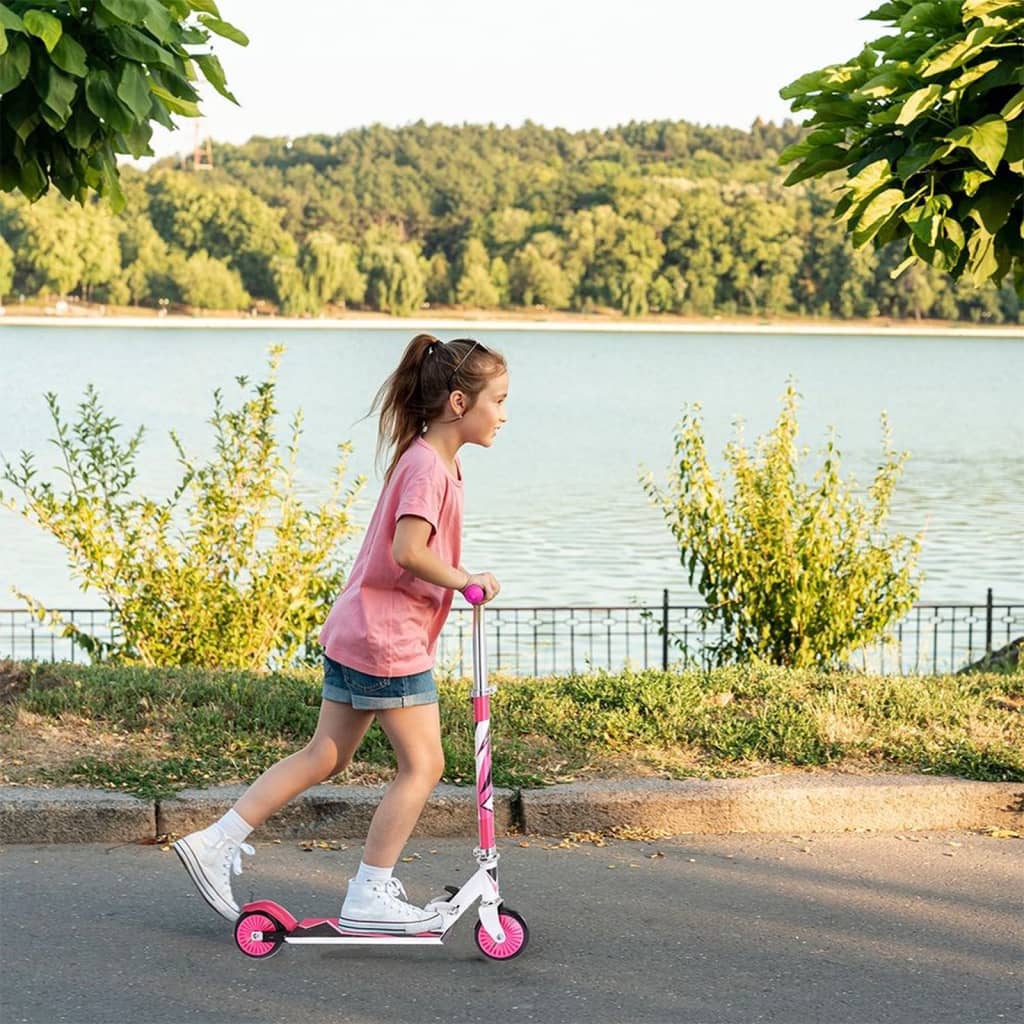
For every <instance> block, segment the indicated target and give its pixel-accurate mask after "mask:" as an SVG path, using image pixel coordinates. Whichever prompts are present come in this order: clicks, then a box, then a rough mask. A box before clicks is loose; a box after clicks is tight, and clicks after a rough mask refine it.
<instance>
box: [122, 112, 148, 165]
mask: <svg viewBox="0 0 1024 1024" xmlns="http://www.w3.org/2000/svg"><path fill="white" fill-rule="evenodd" d="M152 135H153V129H152V127H151V126H150V124H149V122H148V121H140V122H138V123H137V124H135V125H133V126H132V130H131V131H129V132H123V133H122V134H120V135H119V136H118V142H119V145H118V152H121V153H124V152H127V153H131V155H132V156H134V157H140V156H152V155H153V150H152V149H151V148H150V145H149V140H150V138H151V137H152Z"/></svg>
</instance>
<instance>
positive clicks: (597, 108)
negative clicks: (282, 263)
mask: <svg viewBox="0 0 1024 1024" xmlns="http://www.w3.org/2000/svg"><path fill="white" fill-rule="evenodd" d="M218 6H219V9H220V12H221V15H222V16H223V18H224V19H225V20H227V21H230V22H231V23H232V24H235V25H237V26H238V27H239V28H241V29H242V30H243V31H245V32H246V33H247V34H248V36H249V38H250V42H249V46H248V47H245V48H243V47H239V46H237V45H235V44H234V43H231V42H228V41H227V40H222V39H219V38H216V37H215V47H214V50H215V52H216V53H217V55H218V56H219V57H220V60H221V63H222V64H223V65H224V68H225V70H226V73H227V79H228V84H229V86H230V88H231V89H232V91H233V92H234V94H235V96H236V97H237V98H238V101H239V104H240V106H238V107H236V106H234V105H233V104H231V103H229V102H228V101H227V100H225V99H223V98H221V97H220V96H218V95H217V94H216V93H215V92H214V91H213V90H212V88H209V87H207V88H205V89H204V90H203V95H204V100H203V102H202V104H201V107H202V109H203V111H204V114H205V117H204V119H203V121H202V123H201V129H200V130H201V132H202V135H203V136H204V137H205V136H207V135H208V136H210V137H212V138H213V139H214V140H222V141H228V142H244V141H245V140H246V139H248V138H250V137H251V136H253V135H285V136H292V137H295V136H299V135H304V134H308V133H312V132H318V133H326V134H338V133H341V132H344V131H346V130H348V129H350V128H357V127H360V126H363V125H368V124H374V123H381V124H385V125H389V126H393V127H397V126H400V125H404V124H409V123H411V122H414V121H418V120H424V121H427V122H442V123H445V124H462V123H494V124H497V125H513V126H515V125H520V124H522V123H523V122H524V121H527V120H530V121H533V122H535V123H537V124H541V125H544V126H547V127H562V128H568V129H571V130H580V129H585V128H607V127H611V126H613V125H616V124H623V123H626V122H628V121H633V120H637V121H640V120H658V119H671V120H685V121H691V122H695V123H698V124H714V125H732V126H734V127H737V128H749V127H750V125H751V123H752V122H753V121H754V119H755V118H757V117H761V118H762V119H764V120H774V121H777V122H778V121H781V120H782V119H783V118H785V117H787V116H790V117H794V116H795V117H797V119H801V120H802V119H803V116H804V115H802V114H800V115H793V114H792V113H791V111H790V110H789V106H788V104H787V103H786V102H785V101H784V100H782V99H780V98H779V95H778V92H779V89H780V88H782V87H783V86H784V85H787V84H788V83H789V82H790V81H792V80H793V79H795V78H797V77H798V76H799V75H801V74H803V73H805V72H807V71H812V70H814V69H816V68H819V67H824V66H825V65H826V64H833V63H837V62H840V61H845V60H847V59H849V58H851V57H853V56H855V55H856V54H857V53H858V52H859V51H860V49H861V48H862V46H863V44H864V43H865V42H867V41H869V40H871V39H875V38H878V37H879V36H882V35H885V34H886V31H887V29H886V25H885V24H884V23H882V22H877V21H871V22H865V21H861V20H859V19H861V18H862V17H863V16H864V15H865V14H866V13H867V12H868V11H870V10H871V9H872V8H873V7H875V6H877V4H876V3H874V2H873V0H731V2H723V0H719V2H717V3H708V2H703V0H630V2H628V3H622V2H621V0H603V2H594V0H589V2H583V0H519V2H517V3H516V4H511V3H507V2H505V3H496V2H491V3H487V2H484V3H481V2H480V0H474V2H470V0H435V2H434V3H432V4H425V3H423V2H422V0H418V2H414V0H375V2H367V0H359V2H358V3H357V2H352V0H338V2H325V0H321V2H315V0H291V2H288V3H281V2H280V0H218ZM207 96H208V97H209V99H207V98H206V97H207ZM177 120H178V122H179V124H180V125H181V128H180V130H179V131H178V132H171V131H169V130H167V129H163V128H159V127H158V128H157V130H156V131H155V132H154V136H153V149H154V151H155V153H156V155H157V156H166V155H169V154H172V153H176V152H183V151H186V150H191V148H192V145H193V143H194V139H195V128H194V126H193V123H192V121H191V120H190V119H189V118H179V119H177Z"/></svg>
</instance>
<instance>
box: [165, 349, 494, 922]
mask: <svg viewBox="0 0 1024 1024" xmlns="http://www.w3.org/2000/svg"><path fill="white" fill-rule="evenodd" d="M507 397H508V372H507V367H506V364H505V360H504V358H503V357H502V356H501V355H500V354H499V353H497V352H494V351H492V350H491V349H488V348H487V347H485V346H484V345H481V344H480V343H479V342H477V341H472V340H469V339H459V340H457V341H450V342H448V343H447V344H446V343H444V342H441V341H438V339H437V338H434V337H432V336H431V335H429V334H420V335H417V337H415V338H413V340H412V341H411V342H410V343H409V345H408V347H407V348H406V350H405V352H404V354H403V355H402V361H401V362H400V363H399V366H398V369H397V370H395V372H394V373H393V374H391V376H390V377H389V378H388V379H387V381H386V382H385V383H384V385H383V387H381V389H380V391H378V392H377V396H376V398H375V399H374V402H373V406H372V408H371V413H372V412H374V411H376V410H377V409H378V408H379V409H380V428H379V432H378V445H377V455H378V459H380V458H381V456H382V455H383V454H384V453H385V452H386V451H387V450H388V449H389V448H392V447H393V449H394V451H393V454H392V457H391V461H390V464H389V465H388V468H387V473H386V475H385V478H384V488H383V491H382V492H381V495H380V498H379V499H378V501H377V507H376V509H375V510H374V513H373V517H372V519H371V520H370V525H369V527H368V528H367V531H366V536H365V538H364V539H363V543H362V547H361V548H360V550H359V554H358V556H357V557H356V561H355V564H354V565H353V567H352V572H351V573H350V574H349V578H348V581H347V584H346V586H345V589H344V590H343V591H342V593H341V595H340V596H339V597H338V599H337V601H336V602H335V603H334V606H333V608H332V609H331V611H330V614H329V615H328V616H327V621H326V622H325V624H324V626H323V629H322V631H321V633H320V638H319V639H320V643H321V644H322V645H323V647H324V650H325V652H326V653H325V654H324V684H323V700H322V703H321V706H320V718H319V722H318V723H317V727H316V732H315V734H314V736H313V738H312V740H310V742H309V743H308V744H307V745H306V746H305V747H304V748H303V749H302V750H300V751H298V752H297V753H295V754H292V755H291V756H290V757H287V758H285V759H284V760H283V761H280V762H278V763H277V764H276V765H274V766H273V767H272V768H270V769H268V770H267V771H266V772H264V774H263V775H261V776H260V777H259V778H258V779H257V780H256V782H254V783H253V784H252V786H250V787H249V789H248V790H247V791H246V792H245V793H244V794H243V796H242V797H241V799H239V800H238V802H237V803H236V804H235V805H234V807H233V808H232V809H231V810H229V811H228V812H227V814H225V815H224V817H222V818H221V819H220V820H219V821H217V822H215V823H214V824H212V825H210V826H209V827H208V828H206V829H203V830H201V831H199V832H193V833H192V834H191V835H188V836H185V837H184V838H183V839H179V840H178V842H176V843H175V844H174V849H175V852H176V853H177V854H178V856H179V857H180V858H181V860H182V863H183V864H184V865H185V868H186V869H187V870H188V873H189V875H190V876H191V878H192V881H193V882H194V883H195V884H196V886H197V888H198V889H199V892H200V893H201V894H202V896H203V898H204V899H205V900H206V902H207V903H209V904H210V906H211V907H213V909H214V910H216V911H217V912H218V913H220V914H222V915H223V916H224V917H226V918H228V919H229V920H231V921H233V920H235V918H236V917H237V916H238V914H239V908H238V906H237V904H236V903H235V900H234V897H233V895H232V892H231V872H232V870H233V871H234V873H235V874H236V875H237V874H240V873H241V870H242V862H241V854H242V853H246V854H250V855H251V854H253V853H254V852H255V851H254V850H253V848H252V847H251V846H250V845H249V844H248V843H246V842H245V839H246V837H247V836H248V835H249V833H250V832H251V831H252V830H253V829H255V828H258V827H259V826H260V825H262V824H263V823H264V822H265V821H266V820H267V818H269V817H270V816H271V815H272V814H273V813H274V812H275V811H277V810H278V809H279V808H281V807H282V806H284V804H286V803H287V802H288V801H289V800H291V799H292V798H293V797H295V796H297V795H298V794H299V793H301V792H303V791H304V790H306V789H308V788H309V787H310V786H312V785H315V784H316V783H319V782H323V781H324V780H325V779H327V778H329V777H330V776H332V775H334V774H336V773H337V772H341V771H344V770H345V768H347V767H348V765H349V764H350V763H351V761H352V757H353V755H354V754H355V752H356V749H357V748H358V747H359V744H360V742H361V741H362V738H363V736H364V735H365V734H366V730H367V729H368V728H369V727H370V723H371V722H372V721H373V719H374V718H375V717H376V719H377V721H378V722H379V723H380V725H381V728H382V729H383V730H384V733H385V735H386V736H387V737H388V740H389V741H390V742H391V745H392V747H393V748H394V751H395V755H396V758H397V761H398V772H397V775H396V776H395V779H394V781H393V782H392V784H391V786H390V787H389V788H388V790H387V792H386V793H385V794H384V797H383V799H382V800H381V802H380V805H379V806H378V808H377V810H376V812H375V813H374V816H373V820H372V821H371V823H370V831H369V834H368V835H367V837H366V845H365V847H364V851H363V862H362V863H361V864H360V865H359V871H358V873H357V874H356V876H355V878H352V879H349V883H348V892H347V894H346V896H345V902H344V904H343V905H342V908H341V915H340V919H339V924H340V925H341V927H343V928H351V929H356V930H359V931H390V932H396V933H409V934H413V933H416V932H422V931H429V930H431V929H433V928H438V929H439V928H440V927H441V922H440V919H439V917H438V916H437V915H436V914H434V913H428V912H427V911H425V910H423V909H421V908H420V907H417V906H413V905H412V904H410V903H407V902H406V896H405V891H404V889H403V888H402V885H401V883H400V882H399V881H398V879H396V878H392V875H391V873H392V870H393V869H394V865H395V863H396V862H397V860H398V857H399V855H400V853H401V852H402V848H403V847H404V846H405V844H406V841H407V840H408V838H409V835H410V834H411V833H412V830H413V828H414V827H415V825H416V822H417V820H418V819H419V816H420V813H421V812H422V810H423V807H424V805H425V804H426V802H427V798H428V797H429V795H430V793H431V791H432V790H433V788H434V786H435V785H437V783H438V781H439V780H440V778H441V775H442V772H443V769H444V754H443V752H442V749H441V730H440V717H439V715H438V707H437V687H436V685H435V683H434V678H433V674H432V671H431V669H432V667H433V664H434V647H435V645H436V642H437V637H438V634H439V633H440V632H441V627H442V626H443V625H444V622H445V619H446V618H447V616H448V611H449V609H450V608H451V603H452V592H453V591H455V590H459V591H462V590H465V589H466V587H468V586H469V585H470V584H471V583H477V584H479V585H480V586H481V587H482V588H483V590H484V596H485V601H491V600H493V599H494V598H495V597H496V596H497V594H498V592H499V591H500V589H501V587H500V586H499V584H498V581H497V580H496V579H495V578H494V576H492V575H491V574H490V573H487V572H484V573H470V572H468V571H467V570H466V569H465V568H464V567H463V566H462V564H461V562H460V559H459V556H460V550H461V533H462V466H461V464H460V462H459V459H458V451H459V449H460V448H461V447H462V446H463V445H464V444H467V443H468V444H479V445H483V446H484V447H485V448H489V447H490V446H491V445H492V444H493V443H494V438H495V437H496V435H497V433H498V431H499V430H500V429H501V426H502V424H504V423H505V422H506V420H507V419H508V417H507V414H506V412H505V399H506V398H507Z"/></svg>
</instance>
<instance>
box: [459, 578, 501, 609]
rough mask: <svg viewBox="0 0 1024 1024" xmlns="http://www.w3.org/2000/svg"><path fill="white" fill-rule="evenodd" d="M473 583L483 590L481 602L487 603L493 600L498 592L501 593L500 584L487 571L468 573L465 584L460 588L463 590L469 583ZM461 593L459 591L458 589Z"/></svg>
mask: <svg viewBox="0 0 1024 1024" xmlns="http://www.w3.org/2000/svg"><path fill="white" fill-rule="evenodd" d="M472 583H475V584H476V585H477V586H478V587H480V588H481V589H482V590H483V592H484V599H483V604H487V603H488V602H490V601H493V600H494V599H495V598H496V597H497V596H498V594H500V593H501V584H500V583H499V582H498V581H497V580H496V579H495V578H494V576H493V575H491V573H489V572H475V573H470V574H469V579H468V580H466V584H465V586H464V587H463V588H462V590H465V589H466V587H468V586H469V585H470V584H472ZM460 593H461V591H460Z"/></svg>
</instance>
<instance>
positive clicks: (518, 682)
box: [0, 662, 1024, 798]
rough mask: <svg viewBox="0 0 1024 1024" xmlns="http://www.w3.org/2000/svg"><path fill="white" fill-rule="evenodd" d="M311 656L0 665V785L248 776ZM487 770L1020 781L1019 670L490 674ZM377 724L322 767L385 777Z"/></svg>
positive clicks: (281, 751)
mask: <svg viewBox="0 0 1024 1024" xmlns="http://www.w3.org/2000/svg"><path fill="white" fill-rule="evenodd" d="M439 690H440V707H441V717H442V729H443V736H444V746H445V758H446V769H445V780H446V781H448V782H454V783H460V784H468V783H470V782H472V779H473V774H474V767H473V722H472V715H471V711H470V708H469V704H468V702H467V699H466V698H467V696H468V684H467V683H466V682H465V681H460V680H453V679H441V681H440V684H439ZM319 705H320V672H319V670H314V669H309V670H298V671H295V672H290V673H278V674H267V675H257V674H253V673H244V672H207V671H201V670H198V669H146V668H141V667H119V668H113V667H105V666H82V665H72V664H67V663H57V664H39V663H16V662H0V782H6V783H11V784H21V785H29V784H33V785H48V786H56V785H83V786H84V785H88V786H98V787H103V788H110V789H116V790H119V791H123V792H128V793H133V794H137V795H139V796H143V797H149V798H152V797H161V796H166V795H169V794H171V793H173V792H176V791H178V790H180V789H183V788H187V787H194V786H206V785H214V784H218V783H227V782H243V781H251V780H252V779H253V778H255V777H256V776H257V775H258V774H259V773H260V772H262V771H263V770H264V769H266V768H268V767H269V766H270V765H271V764H273V763H274V762H275V761H277V760H278V759H280V758H281V757H283V756H285V755H286V754H288V753H290V752H292V751H293V750H296V749H298V748H299V747H301V746H302V745H303V744H304V743H305V742H306V741H307V740H308V738H309V737H310V736H311V735H312V733H313V730H314V727H315V725H316V720H317V713H318V709H319ZM492 716H493V723H492V728H493V732H494V750H495V763H494V781H495V784H496V785H498V786H508V787H519V786H524V787H532V786H543V785H549V784H552V783H556V782H568V781H573V780H576V779H583V778H594V777H622V776H627V775H634V776H635V775H647V776H658V777H663V778H684V777H690V776H696V777H702V778H711V777H724V776H739V775H755V774H763V773H766V772H776V771H780V770H794V769H805V770H806V769H814V768H819V769H825V768H830V769H842V770H846V771H860V772H881V771H902V772H906V771H915V772H928V773H935V774H951V775H958V776H962V777H965V778H971V779H983V780H1005V781H1024V672H1017V673H1015V674H969V675H959V676H956V675H947V676H906V677H893V676H867V675H858V674H855V673H826V672H814V671H791V670H786V669H781V668H776V667H773V666H768V665H763V664H755V665H745V666H739V667H730V668H722V669H716V670H714V671H712V672H700V671H690V672H661V671H655V670H648V671H628V670H627V671H625V672H619V673H609V672H602V671H597V672H593V673H589V674H586V675H574V676H569V677H552V678H541V679H508V680H501V681H500V685H499V689H498V692H497V694H496V695H495V697H494V698H493V699H492ZM393 768H394V759H393V756H392V753H391V750H390V747H389V746H388V744H387V741H386V739H385V737H384V735H383V733H382V732H381V731H380V729H379V728H378V727H377V726H376V725H374V726H373V728H371V730H370V732H369V734H368V735H367V737H366V740H365V741H364V743H363V745H362V747H361V748H360V751H359V754H358V761H357V762H356V763H355V764H354V765H353V766H352V767H351V768H350V769H349V771H348V772H346V773H345V774H344V775H342V776H340V777H338V778H337V779H336V780H335V781H338V782H343V783H346V782H347V783H352V782H383V781H386V780H387V779H388V778H390V777H391V773H392V772H393Z"/></svg>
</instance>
